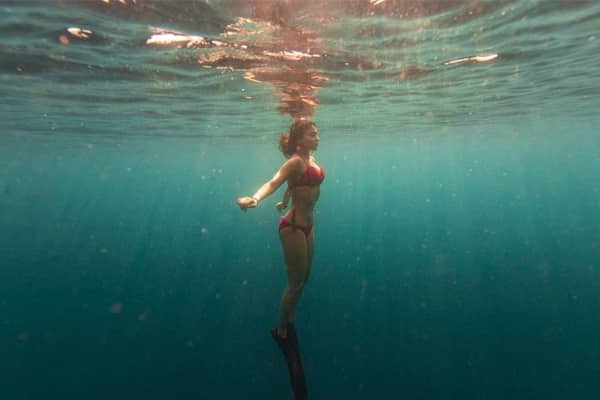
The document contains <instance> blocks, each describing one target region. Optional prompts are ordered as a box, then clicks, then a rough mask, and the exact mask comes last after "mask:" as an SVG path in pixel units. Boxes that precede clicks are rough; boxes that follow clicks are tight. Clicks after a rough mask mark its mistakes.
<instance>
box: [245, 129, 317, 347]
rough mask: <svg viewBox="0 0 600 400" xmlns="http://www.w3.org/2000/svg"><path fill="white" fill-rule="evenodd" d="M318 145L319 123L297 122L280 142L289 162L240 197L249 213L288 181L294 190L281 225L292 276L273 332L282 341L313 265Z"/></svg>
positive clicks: (287, 265)
mask: <svg viewBox="0 0 600 400" xmlns="http://www.w3.org/2000/svg"><path fill="white" fill-rule="evenodd" d="M318 145H319V136H318V134H317V126H316V124H315V123H314V122H312V121H309V120H304V119H301V120H297V121H295V122H294V123H293V124H292V125H291V126H290V129H289V132H286V133H283V134H282V135H281V137H280V139H279V148H280V150H281V151H282V152H283V154H284V156H285V157H286V158H287V161H285V162H284V163H283V165H282V166H281V167H280V168H279V170H278V171H277V172H276V173H275V175H274V176H273V178H271V180H269V181H268V182H267V183H265V184H264V185H262V186H261V187H260V189H258V191H257V192H256V193H255V194H254V195H253V196H252V197H240V198H239V199H238V200H237V204H238V205H239V207H240V209H242V210H244V211H246V210H247V209H248V208H254V207H256V206H258V204H259V203H260V202H261V201H262V200H264V199H265V198H266V197H267V196H269V195H270V194H272V193H273V192H275V191H276V190H277V189H278V188H279V187H280V186H281V185H282V184H283V183H284V182H286V181H287V182H288V186H289V188H290V192H291V197H292V207H291V208H290V210H289V211H288V212H287V213H286V214H285V215H284V216H282V217H281V219H280V222H279V238H280V240H281V247H282V248H283V254H284V260H285V265H286V268H287V276H288V282H287V287H286V288H285V290H284V292H283V296H282V298H281V305H280V308H279V323H278V325H277V329H276V330H275V331H274V332H273V333H274V334H277V335H278V336H279V337H280V338H286V337H287V334H288V327H289V328H291V329H293V321H294V311H295V307H296V304H297V303H298V301H299V300H300V296H301V295H302V289H303V288H304V285H305V284H306V281H307V280H308V277H309V275H310V270H311V266H312V258H313V248H314V232H313V215H314V213H313V210H314V208H315V204H316V203H317V200H318V199H319V193H320V185H321V183H322V182H323V179H324V178H325V174H324V172H323V169H322V168H320V167H319V166H318V165H317V164H316V162H315V160H314V158H313V157H312V153H313V152H314V151H315V150H317V147H318Z"/></svg>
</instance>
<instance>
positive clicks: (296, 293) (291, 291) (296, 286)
mask: <svg viewBox="0 0 600 400" xmlns="http://www.w3.org/2000/svg"><path fill="white" fill-rule="evenodd" d="M305 282H306V281H304V280H302V281H299V282H288V286H287V289H286V294H287V295H288V296H289V297H291V298H296V297H300V295H301V294H302V290H303V289H304V283H305Z"/></svg>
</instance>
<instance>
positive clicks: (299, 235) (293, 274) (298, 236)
mask: <svg viewBox="0 0 600 400" xmlns="http://www.w3.org/2000/svg"><path fill="white" fill-rule="evenodd" d="M311 235H312V234H311ZM279 237H280V239H281V246H282V248H283V255H284V259H285V265H286V268H287V276H288V282H287V287H286V288H285V290H284V291H283V296H282V297H281V305H280V307H279V325H278V327H277V333H278V334H279V335H280V336H281V337H285V336H286V335H287V332H286V330H287V329H286V328H287V324H288V322H291V321H293V317H294V310H295V307H296V304H298V301H299V300H300V296H301V295H302V289H303V288H304V283H305V282H306V279H307V277H308V271H309V268H310V257H309V252H308V243H307V242H308V241H309V240H308V239H307V237H306V235H305V234H304V232H302V231H301V230H299V229H293V228H291V227H288V228H284V229H282V230H281V231H280V232H279Z"/></svg>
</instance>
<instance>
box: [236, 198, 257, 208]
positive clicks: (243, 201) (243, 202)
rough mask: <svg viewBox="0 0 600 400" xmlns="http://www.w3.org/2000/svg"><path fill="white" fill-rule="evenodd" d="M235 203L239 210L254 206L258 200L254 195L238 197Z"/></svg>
mask: <svg viewBox="0 0 600 400" xmlns="http://www.w3.org/2000/svg"><path fill="white" fill-rule="evenodd" d="M237 204H238V206H239V207H240V210H242V211H246V210H247V209H249V208H255V207H256V206H257V205H258V201H257V200H256V199H255V198H254V197H240V198H239V199H237Z"/></svg>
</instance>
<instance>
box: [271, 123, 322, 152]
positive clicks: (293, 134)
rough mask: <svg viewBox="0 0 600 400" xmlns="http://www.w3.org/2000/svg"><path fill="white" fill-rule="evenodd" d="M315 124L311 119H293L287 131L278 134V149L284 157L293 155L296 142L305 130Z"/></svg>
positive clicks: (296, 145)
mask: <svg viewBox="0 0 600 400" xmlns="http://www.w3.org/2000/svg"><path fill="white" fill-rule="evenodd" d="M315 125H316V124H315V123H314V122H313V121H309V120H306V119H299V120H297V121H294V123H293V124H292V125H291V126H290V129H289V131H288V132H283V133H282V134H281V135H279V150H281V152H282V153H283V155H284V156H285V157H286V158H290V157H291V156H292V155H294V153H295V152H296V148H297V147H298V142H299V141H300V140H301V139H302V137H303V136H304V133H305V132H306V130H307V129H308V128H312V127H314V126H315Z"/></svg>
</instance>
